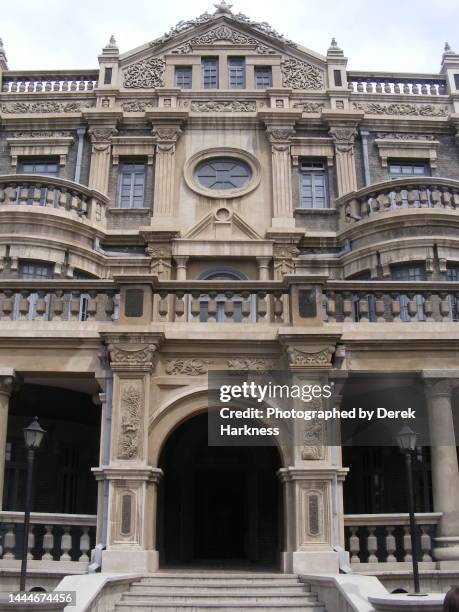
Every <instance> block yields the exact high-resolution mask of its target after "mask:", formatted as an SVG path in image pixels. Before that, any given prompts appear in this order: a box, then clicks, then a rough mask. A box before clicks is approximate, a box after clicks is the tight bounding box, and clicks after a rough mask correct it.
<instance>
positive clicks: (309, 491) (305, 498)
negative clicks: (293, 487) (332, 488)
mask: <svg viewBox="0 0 459 612" xmlns="http://www.w3.org/2000/svg"><path fill="white" fill-rule="evenodd" d="M299 486H300V495H299V500H298V503H299V504H300V507H299V509H298V513H299V519H300V525H299V527H300V530H299V534H298V538H299V541H298V545H299V546H301V547H303V546H304V547H306V546H307V545H308V544H310V543H316V544H326V543H327V544H329V543H330V540H331V533H330V532H331V525H330V516H329V500H328V492H327V484H326V483H325V482H320V481H317V480H313V481H309V482H303V483H301V484H300V485H299Z"/></svg>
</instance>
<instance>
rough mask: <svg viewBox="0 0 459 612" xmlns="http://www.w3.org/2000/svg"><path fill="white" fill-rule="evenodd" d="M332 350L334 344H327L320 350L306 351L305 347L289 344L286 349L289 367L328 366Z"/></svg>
mask: <svg viewBox="0 0 459 612" xmlns="http://www.w3.org/2000/svg"><path fill="white" fill-rule="evenodd" d="M334 351H335V347H334V346H328V347H327V348H324V349H322V350H320V351H308V350H307V349H306V348H301V349H299V348H295V347H293V346H290V347H288V349H287V358H288V362H289V365H290V367H294V368H307V367H311V366H312V367H314V366H329V365H331V358H332V355H333V353H334Z"/></svg>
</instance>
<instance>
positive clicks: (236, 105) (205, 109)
mask: <svg viewBox="0 0 459 612" xmlns="http://www.w3.org/2000/svg"><path fill="white" fill-rule="evenodd" d="M191 110H192V111H195V112H200V113H225V112H226V113H228V112H231V113H252V112H255V111H256V110H257V104H256V102H255V101H252V100H193V101H192V102H191Z"/></svg>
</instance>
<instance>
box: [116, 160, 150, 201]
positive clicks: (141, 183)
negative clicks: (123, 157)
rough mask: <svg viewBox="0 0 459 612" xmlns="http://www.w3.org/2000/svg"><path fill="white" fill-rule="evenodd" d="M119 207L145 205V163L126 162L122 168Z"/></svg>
mask: <svg viewBox="0 0 459 612" xmlns="http://www.w3.org/2000/svg"><path fill="white" fill-rule="evenodd" d="M118 206H119V208H143V207H144V206H145V164H144V163H139V162H124V163H123V164H122V165H121V169H120V184H119V197H118Z"/></svg>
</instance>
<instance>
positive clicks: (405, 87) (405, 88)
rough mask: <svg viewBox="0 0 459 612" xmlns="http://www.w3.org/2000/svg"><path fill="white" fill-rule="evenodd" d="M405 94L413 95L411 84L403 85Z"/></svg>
mask: <svg viewBox="0 0 459 612" xmlns="http://www.w3.org/2000/svg"><path fill="white" fill-rule="evenodd" d="M403 93H404V94H407V95H408V94H410V93H411V91H410V85H409V83H404V84H403Z"/></svg>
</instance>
